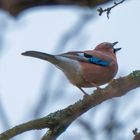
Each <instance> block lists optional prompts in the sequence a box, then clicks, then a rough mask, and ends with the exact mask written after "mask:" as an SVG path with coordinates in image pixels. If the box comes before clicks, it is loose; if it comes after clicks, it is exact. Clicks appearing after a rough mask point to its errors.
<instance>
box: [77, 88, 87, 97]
mask: <svg viewBox="0 0 140 140" xmlns="http://www.w3.org/2000/svg"><path fill="white" fill-rule="evenodd" d="M77 88H79V89H80V90H81V91H82V92H83V93H84V95H85V96H88V94H87V93H86V92H85V91H84V90H83V89H82V88H81V87H79V86H77Z"/></svg>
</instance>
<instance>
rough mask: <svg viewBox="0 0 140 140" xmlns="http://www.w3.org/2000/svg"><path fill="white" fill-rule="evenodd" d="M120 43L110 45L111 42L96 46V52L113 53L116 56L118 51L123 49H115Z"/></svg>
mask: <svg viewBox="0 0 140 140" xmlns="http://www.w3.org/2000/svg"><path fill="white" fill-rule="evenodd" d="M117 43H118V42H117V41H116V42H114V43H109V42H103V43H101V44H99V45H97V46H96V48H95V50H97V51H103V52H111V53H114V54H116V52H117V51H119V50H121V48H114V46H115V45H116V44H117Z"/></svg>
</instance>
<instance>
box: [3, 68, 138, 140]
mask: <svg viewBox="0 0 140 140" xmlns="http://www.w3.org/2000/svg"><path fill="white" fill-rule="evenodd" d="M137 87H140V70H139V71H134V72H132V73H131V74H129V75H128V76H125V77H122V78H119V79H116V80H113V81H112V82H110V84H109V85H108V86H107V87H105V88H104V89H99V90H95V91H94V93H93V94H91V95H89V96H85V97H83V99H82V100H79V101H78V102H76V103H74V104H73V105H70V106H68V107H66V108H65V109H62V110H58V111H56V112H54V113H51V114H49V115H47V116H46V117H43V118H40V119H37V120H32V121H29V122H27V123H24V124H21V125H18V126H16V127H13V128H11V129H9V130H7V131H5V132H3V133H1V134H0V140H8V139H10V138H12V137H14V136H16V135H18V134H21V133H23V132H26V131H29V130H35V129H37V130H39V129H44V128H49V132H50V133H49V132H48V133H47V134H46V135H45V137H49V138H47V139H46V140H53V139H51V138H52V137H54V138H55V139H56V138H57V137H58V136H59V135H60V134H62V133H63V132H64V131H65V130H66V128H67V127H68V126H69V125H70V124H71V123H72V122H73V121H74V120H75V119H77V118H78V117H79V116H80V115H82V114H83V113H85V112H87V111H88V110H89V109H91V108H93V107H95V106H96V105H98V104H100V103H102V102H103V101H106V100H108V99H111V98H113V97H119V96H123V95H125V94H126V93H127V92H128V91H130V90H132V89H135V88H137ZM50 134H51V135H50ZM50 136H51V137H50ZM55 139H54V140H55Z"/></svg>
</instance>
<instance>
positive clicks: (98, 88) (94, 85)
mask: <svg viewBox="0 0 140 140" xmlns="http://www.w3.org/2000/svg"><path fill="white" fill-rule="evenodd" d="M92 85H93V87H96V88H97V90H100V89H101V88H100V87H99V86H98V85H96V84H95V83H92Z"/></svg>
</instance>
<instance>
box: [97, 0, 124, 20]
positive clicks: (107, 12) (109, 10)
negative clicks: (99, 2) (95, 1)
mask: <svg viewBox="0 0 140 140" xmlns="http://www.w3.org/2000/svg"><path fill="white" fill-rule="evenodd" d="M124 1H125V0H122V1H120V2H114V5H113V6H111V7H108V8H106V9H103V8H102V7H100V8H99V9H97V11H98V12H99V16H101V15H102V14H103V13H104V12H106V14H107V18H108V19H109V14H110V13H111V10H112V9H113V8H114V7H116V6H117V5H119V4H121V3H123V2H124Z"/></svg>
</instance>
